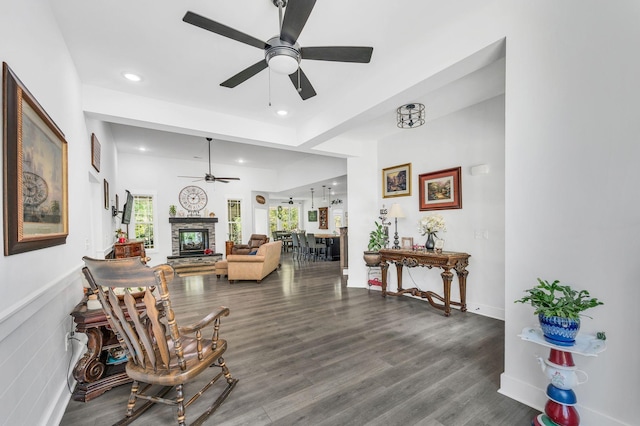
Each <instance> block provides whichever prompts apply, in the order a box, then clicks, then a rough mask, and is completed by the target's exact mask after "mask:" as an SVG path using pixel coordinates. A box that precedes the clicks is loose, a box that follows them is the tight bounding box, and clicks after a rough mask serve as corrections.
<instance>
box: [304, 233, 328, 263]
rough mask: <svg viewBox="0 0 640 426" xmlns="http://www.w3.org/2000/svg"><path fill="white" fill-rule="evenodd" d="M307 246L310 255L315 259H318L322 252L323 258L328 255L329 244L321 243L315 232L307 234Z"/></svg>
mask: <svg viewBox="0 0 640 426" xmlns="http://www.w3.org/2000/svg"><path fill="white" fill-rule="evenodd" d="M307 246H308V247H309V256H311V257H313V260H318V257H319V256H320V255H321V254H322V258H323V260H324V259H326V257H327V246H326V245H325V244H323V243H319V242H318V241H317V240H316V236H315V234H311V233H309V234H307Z"/></svg>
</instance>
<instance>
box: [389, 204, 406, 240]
mask: <svg viewBox="0 0 640 426" xmlns="http://www.w3.org/2000/svg"><path fill="white" fill-rule="evenodd" d="M387 217H389V218H391V217H392V218H394V219H395V224H396V233H395V235H394V236H393V248H394V249H399V248H400V240H399V239H398V218H399V217H404V212H403V211H402V207H400V204H398V203H393V204H391V208H390V209H389V213H388V214H387Z"/></svg>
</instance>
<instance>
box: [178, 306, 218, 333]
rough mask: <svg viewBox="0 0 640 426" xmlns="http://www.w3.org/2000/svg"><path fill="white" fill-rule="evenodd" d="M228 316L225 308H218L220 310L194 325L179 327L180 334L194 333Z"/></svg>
mask: <svg viewBox="0 0 640 426" xmlns="http://www.w3.org/2000/svg"><path fill="white" fill-rule="evenodd" d="M228 315H229V308H227V307H225V306H220V308H219V309H218V310H217V311H213V312H211V313H210V314H209V315H207V316H206V317H204V318H202V319H201V320H200V321H198V322H197V323H194V324H191V325H188V326H185V327H179V331H180V333H183V334H190V333H195V332H196V331H199V330H202V329H203V328H205V327H206V326H208V325H209V324H211V323H212V322H213V321H215V320H217V319H220V318H222V317H226V316H228Z"/></svg>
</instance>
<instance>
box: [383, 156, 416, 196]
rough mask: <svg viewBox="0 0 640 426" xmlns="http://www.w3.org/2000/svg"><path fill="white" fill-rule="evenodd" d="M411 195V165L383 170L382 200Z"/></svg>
mask: <svg viewBox="0 0 640 426" xmlns="http://www.w3.org/2000/svg"><path fill="white" fill-rule="evenodd" d="M409 195H411V163H407V164H401V165H399V166H393V167H387V168H386V169H382V198H391V197H404V196H409Z"/></svg>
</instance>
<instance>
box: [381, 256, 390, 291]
mask: <svg viewBox="0 0 640 426" xmlns="http://www.w3.org/2000/svg"><path fill="white" fill-rule="evenodd" d="M380 269H381V271H382V297H386V296H387V270H388V269H389V264H388V263H387V262H386V261H382V263H380Z"/></svg>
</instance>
